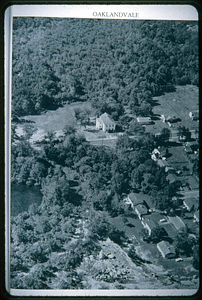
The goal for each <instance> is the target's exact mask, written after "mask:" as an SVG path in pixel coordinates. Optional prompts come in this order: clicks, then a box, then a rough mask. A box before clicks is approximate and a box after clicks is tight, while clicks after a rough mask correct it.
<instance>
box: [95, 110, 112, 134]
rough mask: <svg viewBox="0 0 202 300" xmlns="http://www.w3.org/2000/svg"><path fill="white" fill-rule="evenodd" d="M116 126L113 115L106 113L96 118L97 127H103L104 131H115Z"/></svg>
mask: <svg viewBox="0 0 202 300" xmlns="http://www.w3.org/2000/svg"><path fill="white" fill-rule="evenodd" d="M115 128H116V123H115V122H114V121H113V120H112V119H111V117H110V116H109V115H108V114H107V113H104V114H102V115H101V116H100V117H99V118H96V129H101V130H102V131H104V132H106V131H114V130H115Z"/></svg>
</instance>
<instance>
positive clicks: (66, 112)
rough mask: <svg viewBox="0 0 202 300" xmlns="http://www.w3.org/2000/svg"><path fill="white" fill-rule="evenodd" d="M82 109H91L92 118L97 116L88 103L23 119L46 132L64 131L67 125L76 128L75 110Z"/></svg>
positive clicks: (77, 103)
mask: <svg viewBox="0 0 202 300" xmlns="http://www.w3.org/2000/svg"><path fill="white" fill-rule="evenodd" d="M76 108H80V109H81V110H82V109H89V110H90V111H91V113H90V116H91V115H92V116H94V115H95V111H94V109H93V108H92V107H91V104H90V103H88V102H75V103H72V104H66V105H65V106H64V107H60V108H58V109H56V110H49V111H47V112H46V113H44V114H41V115H33V116H32V115H29V116H26V117H24V118H23V119H26V120H29V121H32V122H33V125H34V126H35V127H36V128H38V129H42V130H44V131H46V132H48V131H49V132H52V131H59V130H63V129H64V127H65V126H66V125H72V126H76V125H77V122H76V118H75V115H74V109H76Z"/></svg>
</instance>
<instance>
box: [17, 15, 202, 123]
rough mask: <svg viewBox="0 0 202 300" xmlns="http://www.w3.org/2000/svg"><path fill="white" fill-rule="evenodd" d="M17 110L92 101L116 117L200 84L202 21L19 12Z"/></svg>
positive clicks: (19, 113) (140, 112)
mask: <svg viewBox="0 0 202 300" xmlns="http://www.w3.org/2000/svg"><path fill="white" fill-rule="evenodd" d="M13 28H14V30H13V87H12V93H13V98H12V104H13V106H12V108H13V116H15V115H16V116H23V115H27V114H37V113H41V112H42V111H44V110H47V109H55V108H57V107H59V106H62V105H63V104H64V103H66V102H69V103H71V102H73V101H77V100H79V101H90V102H91V103H92V105H94V107H95V108H96V109H97V110H98V113H100V112H108V113H109V114H111V115H112V117H113V118H114V119H118V118H119V116H121V115H122V114H123V106H124V105H129V107H130V108H131V109H132V111H133V112H134V113H136V114H138V115H144V114H145V113H146V114H148V113H149V112H151V105H152V96H156V95H160V94H162V93H164V92H168V91H172V90H173V89H174V88H175V85H176V84H180V85H182V84H196V85H198V30H197V28H198V27H197V25H196V23H195V22H186V21H169V22H168V21H143V20H135V21H131V20H97V19H79V20H78V19H59V18H58V19H57V18H14V21H13Z"/></svg>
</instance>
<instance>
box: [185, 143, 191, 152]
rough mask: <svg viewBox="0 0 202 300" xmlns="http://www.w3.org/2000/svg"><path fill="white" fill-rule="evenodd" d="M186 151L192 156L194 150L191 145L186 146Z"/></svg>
mask: <svg viewBox="0 0 202 300" xmlns="http://www.w3.org/2000/svg"><path fill="white" fill-rule="evenodd" d="M184 151H185V152H186V153H187V154H192V153H193V149H192V148H191V146H190V145H189V144H188V145H185V146H184Z"/></svg>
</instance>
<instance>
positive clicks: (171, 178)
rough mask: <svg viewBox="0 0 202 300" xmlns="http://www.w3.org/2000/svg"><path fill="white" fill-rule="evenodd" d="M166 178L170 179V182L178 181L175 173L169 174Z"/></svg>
mask: <svg viewBox="0 0 202 300" xmlns="http://www.w3.org/2000/svg"><path fill="white" fill-rule="evenodd" d="M166 179H167V180H168V181H169V183H173V182H176V181H177V177H176V176H175V175H174V174H169V175H168V176H167V177H166Z"/></svg>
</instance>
